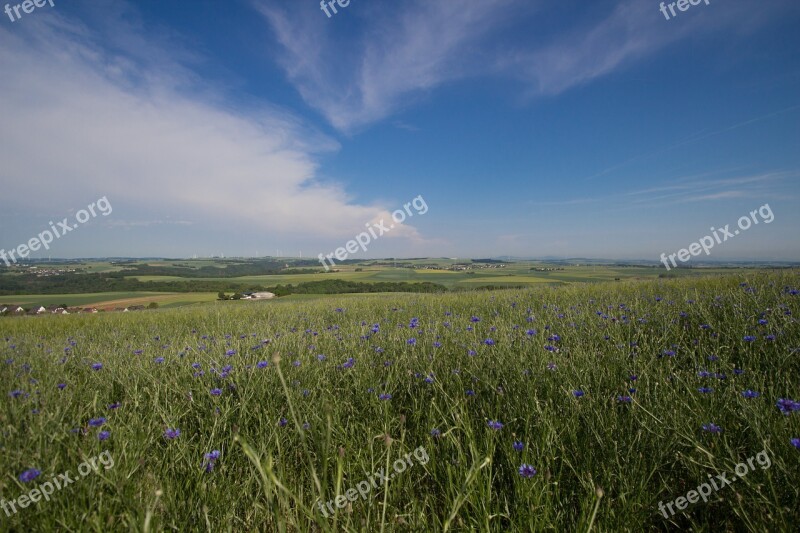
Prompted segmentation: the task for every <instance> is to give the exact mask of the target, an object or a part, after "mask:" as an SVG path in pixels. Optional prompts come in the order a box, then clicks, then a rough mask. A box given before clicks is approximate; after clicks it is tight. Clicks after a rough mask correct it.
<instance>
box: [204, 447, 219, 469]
mask: <svg viewBox="0 0 800 533" xmlns="http://www.w3.org/2000/svg"><path fill="white" fill-rule="evenodd" d="M219 456H220V453H219V450H214V451H212V452H210V453H207V454H204V455H203V457H204V458H205V461H204V464H205V469H206V473H207V474H208V473H210V472H211V471H213V470H214V463H216V461H217V459H219Z"/></svg>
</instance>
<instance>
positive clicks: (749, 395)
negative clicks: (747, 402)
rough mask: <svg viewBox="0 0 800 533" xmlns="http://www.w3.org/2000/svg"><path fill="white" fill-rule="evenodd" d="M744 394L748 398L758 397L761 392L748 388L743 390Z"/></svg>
mask: <svg viewBox="0 0 800 533" xmlns="http://www.w3.org/2000/svg"><path fill="white" fill-rule="evenodd" d="M742 396H744V397H745V398H748V399H749V398H758V397H759V396H761V393H758V392H756V391H753V390H750V389H747V390H746V391H744V392H742Z"/></svg>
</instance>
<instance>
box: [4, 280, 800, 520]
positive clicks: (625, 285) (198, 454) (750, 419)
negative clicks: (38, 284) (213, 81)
mask: <svg viewBox="0 0 800 533" xmlns="http://www.w3.org/2000/svg"><path fill="white" fill-rule="evenodd" d="M798 288H800V276H798V275H797V274H796V273H792V272H780V273H774V274H768V273H756V272H742V273H740V274H737V275H729V276H725V277H707V278H691V279H679V280H649V281H621V282H608V283H596V284H574V285H568V286H563V287H550V286H534V287H531V288H527V289H521V290H505V291H494V292H466V293H455V294H444V295H425V294H404V295H397V294H390V295H358V296H352V295H343V296H339V295H337V296H328V297H310V298H301V297H291V298H287V299H281V300H278V301H267V302H249V304H250V305H241V302H239V303H236V302H230V303H228V302H221V303H218V304H215V305H213V306H201V307H187V308H181V309H171V310H157V311H152V312H146V313H125V314H122V313H109V314H101V315H93V316H84V315H72V316H63V317H61V316H59V317H39V318H30V317H19V318H7V319H3V320H1V321H0V328H2V329H0V331H1V332H2V336H3V338H4V339H5V340H4V341H3V342H2V344H0V352H2V359H0V361H4V362H0V379H2V381H3V383H4V386H5V388H6V393H5V398H6V399H5V400H4V401H3V404H2V408H1V409H0V425H1V426H2V431H3V433H2V435H3V439H2V454H0V471H2V473H3V475H2V477H0V493H1V494H2V497H3V498H4V500H5V502H6V506H9V505H10V503H8V502H9V501H14V502H16V503H15V505H16V507H14V509H15V512H7V513H4V514H7V516H3V515H0V517H1V518H2V519H1V520H0V524H2V526H0V527H2V529H3V530H4V531H12V530H13V531H23V530H24V531H54V530H67V531H97V532H100V531H103V532H105V531H117V530H130V531H133V530H142V531H161V530H181V531H200V530H203V531H218V530H231V531H384V530H385V531H498V532H499V531H520V532H522V531H542V530H553V531H587V530H597V531H636V532H638V531H645V530H677V529H681V530H688V529H693V530H697V531H711V530H715V531H744V530H749V531H794V530H795V528H796V526H797V524H798V523H800V483H798V482H799V481H800V474H799V473H798V472H800V449H798V446H800V442H798V441H793V440H792V439H798V438H800V412H798V411H800V403H798V402H797V401H796V400H800V355H798V354H800V327H798V322H797V318H796V317H797V316H798V313H800V305H799V302H798V298H800V296H798V290H797V289H798ZM746 391H754V392H746ZM743 393H745V394H743ZM176 429H178V430H180V433H179V434H178V433H177V432H176V431H174V430H176ZM92 458H95V467H96V468H93V467H92V466H91V459H92ZM748 460H749V461H748ZM86 461H89V462H86ZM87 465H88V466H87ZM742 468H744V469H745V470H744V471H742ZM37 472H38V475H37ZM63 472H71V475H72V478H73V479H74V480H75V482H74V483H73V484H71V485H70V486H69V487H66V488H63V489H60V490H55V491H53V493H52V494H51V495H49V496H48V498H49V501H39V502H38V503H37V504H36V505H30V506H26V507H25V508H23V507H22V505H21V503H20V502H24V501H25V500H21V499H20V497H21V496H22V495H25V494H32V493H30V491H31V489H34V488H37V487H39V486H41V485H42V484H44V483H45V482H47V481H50V480H51V479H52V478H54V477H57V475H58V474H59V473H63ZM83 472H85V473H86V475H82V473H83ZM719 475H722V477H723V478H725V477H727V479H728V480H729V481H730V480H735V483H732V484H731V485H730V486H724V483H723V481H721V480H719V478H718V477H717V476H719ZM386 478H390V479H389V480H388V481H387V479H386ZM712 479H717V480H719V481H717V482H715V483H719V484H722V485H723V486H721V487H717V488H716V489H713V490H712V488H711V486H710V485H707V484H708V483H710V482H711V480H712ZM704 484H705V485H704ZM706 486H707V487H708V495H707V496H704V498H703V499H698V498H695V501H693V502H691V503H689V504H688V506H684V507H680V505H681V504H680V502H681V500H678V498H683V497H688V498H689V500H690V501H691V494H692V493H691V492H690V491H694V490H695V489H697V490H700V491H701V492H703V491H705V488H698V487H706ZM715 486H716V485H715ZM359 491H360V493H359ZM694 495H695V496H697V493H695V494H694ZM676 500H677V502H675V501H676ZM704 500H707V501H704ZM329 501H331V502H332V503H331V505H330V506H328V505H327V504H326V502H329ZM660 502H661V504H662V505H661V508H663V509H664V511H662V510H661V508H660V507H659V503H660ZM683 503H684V504H685V503H686V500H685V499H684V500H683ZM667 504H669V505H667ZM9 509H10V507H9ZM667 509H672V510H673V511H675V513H674V514H671V513H670V512H669V511H668V510H667Z"/></svg>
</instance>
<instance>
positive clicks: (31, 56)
mask: <svg viewBox="0 0 800 533" xmlns="http://www.w3.org/2000/svg"><path fill="white" fill-rule="evenodd" d="M98 9H100V8H98ZM115 10H116V9H112V11H115ZM26 22H27V21H26ZM109 24H112V25H113V24H120V26H119V27H118V28H116V31H115V29H114V28H106V29H104V30H98V31H104V32H106V33H107V34H108V35H117V42H114V43H113V44H114V45H117V46H114V47H113V49H115V50H117V52H116V53H110V52H108V50H109V48H105V49H103V48H100V47H97V46H96V45H95V44H94V42H95V41H96V40H97V35H96V34H95V33H94V32H93V31H92V30H90V29H89V28H88V27H87V26H85V25H84V24H81V23H79V22H75V21H71V20H67V19H65V18H62V17H60V16H52V17H40V18H39V19H38V20H33V19H32V20H31V24H28V25H27V26H24V27H23V26H16V27H11V28H10V29H9V26H8V25H4V27H0V72H2V73H3V74H2V76H0V94H2V95H3V96H2V98H0V116H2V117H3V124H4V126H3V127H2V128H0V161H3V167H2V170H1V171H0V172H2V180H3V189H4V190H3V196H2V198H0V209H3V210H6V211H7V210H11V209H13V210H18V211H19V212H27V211H30V210H33V209H35V210H36V211H37V212H42V211H45V212H52V213H54V214H59V213H62V212H64V211H65V210H67V209H70V208H75V206H82V205H85V204H86V202H87V201H88V200H91V199H94V198H98V197H101V196H107V197H108V198H109V199H110V201H111V202H112V203H113V205H114V206H115V208H116V207H118V206H128V207H129V210H128V211H129V214H133V215H135V214H137V211H138V212H139V213H138V214H140V215H145V216H146V218H147V219H153V220H157V221H158V220H168V219H173V220H195V221H202V222H203V223H204V224H207V225H208V224H214V225H219V226H227V227H230V228H238V229H239V230H241V231H244V232H245V233H248V232H249V233H252V234H262V235H263V234H270V235H274V234H280V235H282V236H289V237H290V236H292V235H294V236H299V237H302V238H315V237H319V238H326V237H327V238H332V237H336V238H338V237H341V236H344V235H351V234H353V233H354V229H355V230H357V229H359V228H361V227H363V225H364V223H365V222H366V221H368V220H372V219H374V218H376V217H380V216H385V215H386V214H387V213H388V211H387V210H388V209H390V208H392V206H389V205H386V206H380V205H362V204H359V203H356V202H354V201H352V200H351V197H350V196H349V195H348V193H347V192H346V190H344V189H343V188H342V187H341V186H339V185H337V184H336V183H330V182H324V183H323V182H321V181H320V180H318V179H317V178H316V172H317V163H316V161H315V156H316V155H317V154H318V153H319V152H324V151H331V150H335V149H338V144H337V143H336V142H335V141H333V140H331V139H330V138H328V137H326V136H324V135H322V134H320V133H319V132H317V131H315V130H312V129H310V128H308V127H306V126H305V125H304V124H302V123H301V122H300V121H299V120H298V119H296V118H295V117H293V116H292V115H291V114H289V113H287V112H286V111H284V110H281V109H277V108H273V107H269V106H262V107H259V108H255V109H247V110H244V111H238V110H234V109H233V106H232V105H230V104H229V103H228V102H226V101H225V96H224V94H221V93H220V92H215V91H212V90H209V89H208V87H206V86H202V85H199V84H197V83H196V79H195V76H194V75H193V74H192V72H191V70H190V67H189V66H186V65H185V64H184V61H185V60H187V58H188V57H191V55H190V54H186V53H184V52H182V51H181V49H180V47H177V48H176V47H175V46H172V47H170V48H169V49H166V48H163V47H158V46H155V45H154V44H152V43H149V44H147V46H145V47H144V48H143V49H142V48H137V47H139V44H137V42H139V41H141V40H144V41H145V42H146V36H138V37H136V36H135V35H136V32H135V31H132V30H131V29H130V28H128V27H126V26H125V25H124V24H125V23H123V22H121V20H117V19H116V18H114V17H110V20H109ZM137 30H141V28H137ZM165 40H166V39H165ZM156 42H158V41H156ZM137 49H138V50H139V55H136V54H133V55H131V54H128V53H127V51H133V50H137ZM119 50H124V51H126V52H119ZM150 57H153V58H158V59H152V60H150V59H148V58H150ZM120 211H122V209H120ZM129 218H131V219H133V217H129ZM127 224H128V225H129V226H130V225H134V226H136V225H137V224H138V223H135V222H133V223H127ZM173 224H174V222H173ZM138 225H139V226H140V227H145V226H142V225H141V224H138ZM149 225H152V223H149ZM393 236H406V237H411V238H415V239H419V238H420V237H419V235H418V234H417V233H416V230H414V228H412V227H410V226H405V227H403V228H398V229H397V230H396V231H395V232H394V235H393Z"/></svg>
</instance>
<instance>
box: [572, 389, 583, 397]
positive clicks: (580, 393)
mask: <svg viewBox="0 0 800 533" xmlns="http://www.w3.org/2000/svg"><path fill="white" fill-rule="evenodd" d="M584 394H586V393H585V392H583V391H582V390H574V391H572V395H573V396H575V397H576V398H580V397H581V396H583V395H584Z"/></svg>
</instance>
